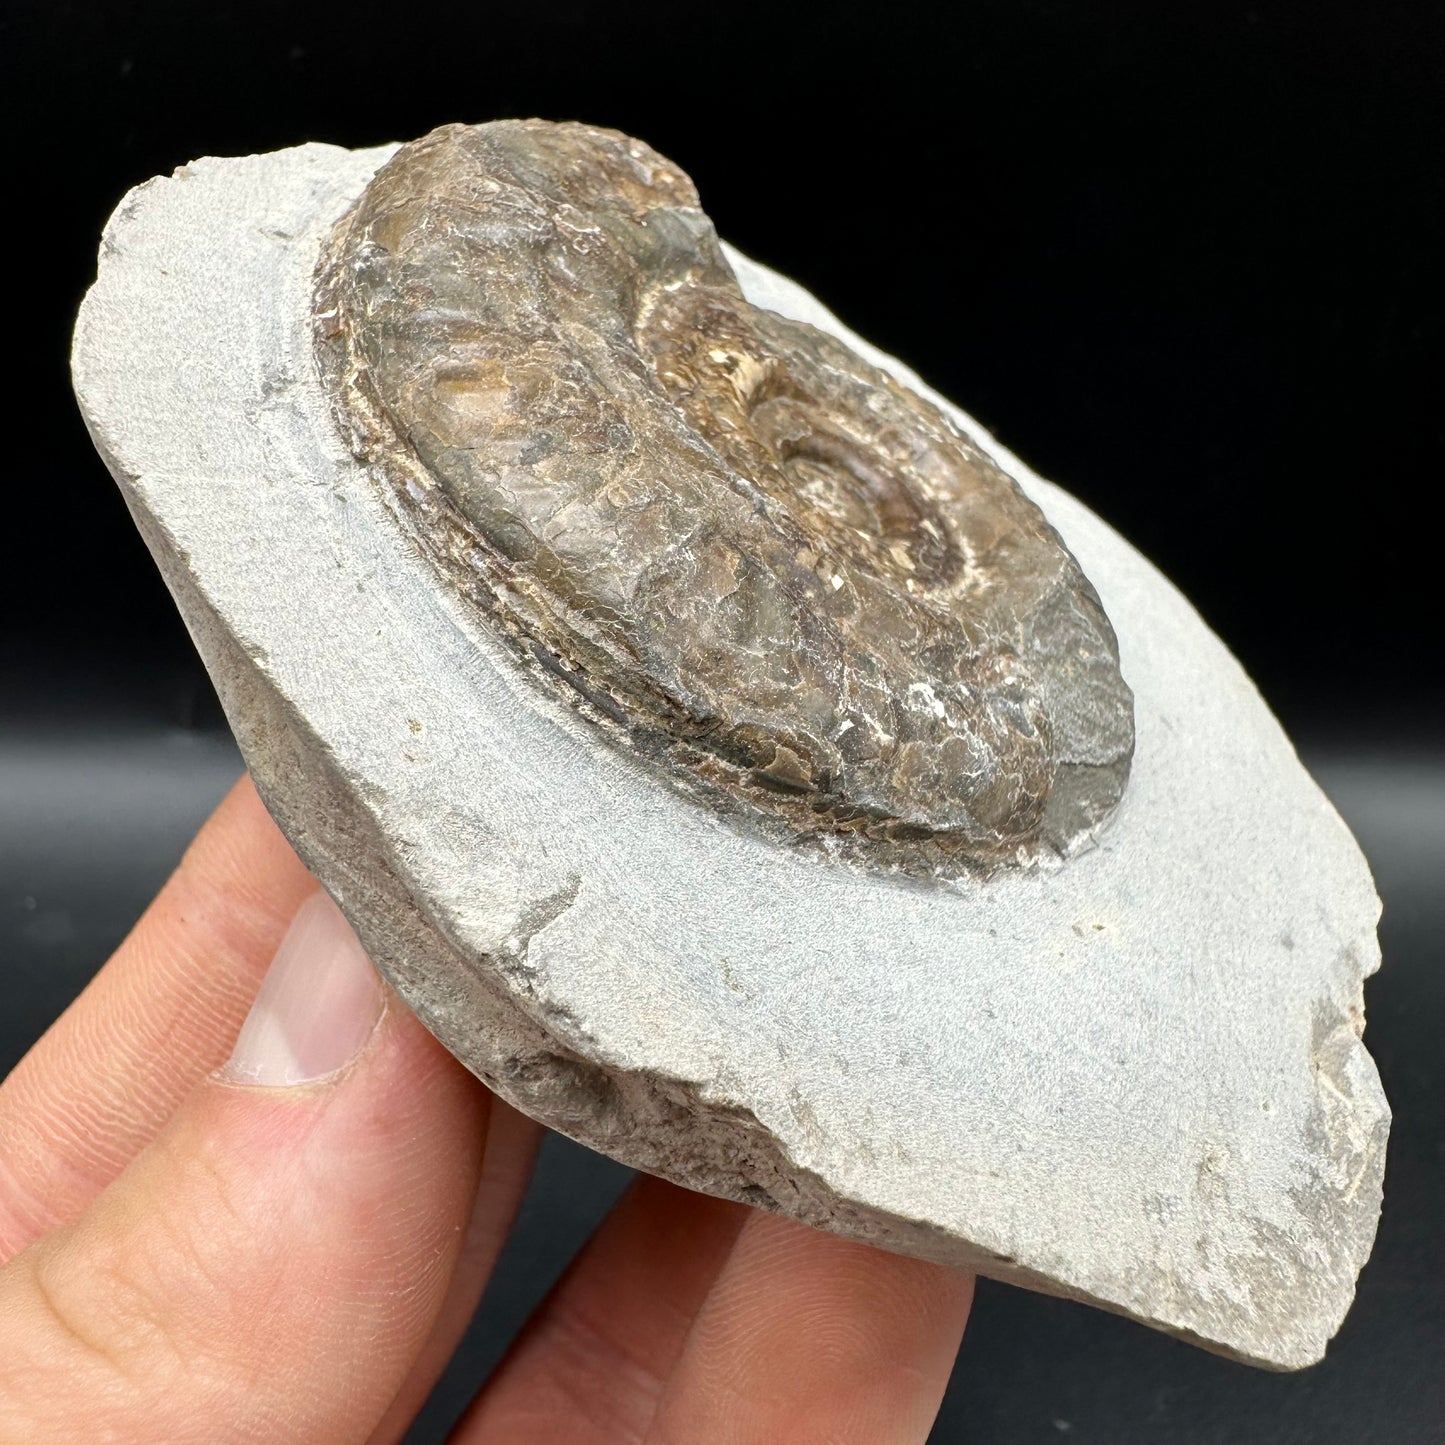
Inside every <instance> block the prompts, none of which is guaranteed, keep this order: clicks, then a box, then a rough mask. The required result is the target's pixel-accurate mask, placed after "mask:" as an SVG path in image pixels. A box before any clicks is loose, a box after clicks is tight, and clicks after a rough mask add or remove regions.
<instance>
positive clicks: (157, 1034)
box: [0, 778, 316, 1262]
mask: <svg viewBox="0 0 1445 1445" xmlns="http://www.w3.org/2000/svg"><path fill="white" fill-rule="evenodd" d="M315 887H316V884H315V881H314V880H313V879H312V878H311V877H310V875H309V874H308V873H307V872H306V870H305V869H304V868H303V867H302V865H301V863H300V861H299V860H298V859H297V857H296V855H295V854H294V853H293V852H292V851H291V849H290V847H289V846H288V845H287V844H286V841H285V839H283V838H282V836H281V834H280V832H279V831H278V830H277V828H276V825H275V824H274V823H273V822H272V821H271V819H270V818H269V817H268V816H267V814H266V810H265V808H263V807H262V805H261V801H260V799H259V798H257V796H256V793H255V789H254V788H252V786H251V782H250V780H249V779H248V778H242V779H241V780H240V782H238V783H237V784H236V785H235V787H233V788H232V789H231V791H230V793H229V794H228V795H227V797H226V798H225V800H224V801H223V802H222V803H221V805H220V807H219V808H217V810H216V812H215V813H214V814H213V815H212V817H211V819H210V821H209V822H208V823H207V824H206V825H205V827H204V828H202V830H201V832H200V834H199V835H198V837H197V838H196V840H195V842H194V843H192V845H191V847H190V848H189V850H188V851H187V852H186V855H185V857H184V858H183V859H182V861H181V864H180V866H179V867H178V868H177V870H176V872H175V874H174V875H173V876H172V878H171V879H170V881H169V882H168V883H167V884H166V886H165V888H164V889H163V890H162V891H161V893H160V895H159V897H157V899H156V900H155V902H154V903H153V904H152V905H151V906H150V908H148V909H147V910H146V913H145V915H144V916H143V917H142V918H141V920H140V922H139V923H137V925H136V927H135V928H134V930H133V931H132V932H131V934H130V936H129V937H128V938H127V939H126V940H125V942H124V943H123V944H121V946H120V948H119V949H118V950H117V951H116V953H115V955H114V957H112V959H111V960H110V962H109V963H108V964H106V966H105V967H104V968H103V969H101V971H100V972H99V973H98V974H97V975H96V977H95V978H94V979H93V980H92V981H91V983H90V985H89V986H88V987H87V988H86V990H85V992H84V993H82V994H81V995H80V997H79V998H78V999H77V1000H76V1001H75V1002H74V1003H73V1004H72V1005H71V1006H70V1007H69V1008H68V1009H67V1010H66V1011H65V1013H64V1014H63V1015H62V1016H61V1017H60V1019H59V1020H58V1021H57V1022H56V1023H55V1024H54V1025H53V1026H52V1027H51V1029H50V1030H49V1031H48V1032H47V1033H46V1035H45V1036H44V1038H42V1039H41V1040H40V1042H39V1043H38V1044H36V1046H35V1047H34V1048H33V1049H32V1050H31V1051H30V1053H29V1054H28V1055H27V1056H26V1057H25V1058H24V1059H23V1060H22V1061H21V1062H20V1064H19V1066H18V1067H17V1068H16V1069H15V1070H14V1072H13V1073H12V1074H11V1075H10V1077H9V1078H8V1079H7V1080H6V1081H5V1083H4V1085H3V1087H0V1262H3V1261H4V1260H6V1259H8V1258H9V1257H10V1256H11V1255H13V1254H15V1253H16V1252H17V1251H18V1250H20V1249H21V1248H23V1247H24V1246H25V1245H26V1244H29V1243H30V1242H31V1241H32V1240H34V1239H38V1238H39V1237H40V1236H41V1235H42V1234H44V1233H45V1232H46V1231H48V1230H49V1229H51V1228H53V1227H54V1226H55V1225H57V1224H61V1223H67V1222H69V1221H72V1220H74V1219H76V1218H77V1217H78V1216H79V1215H80V1213H81V1211H82V1210H83V1209H84V1208H85V1206H86V1205H87V1204H89V1202H90V1201H91V1200H92V1199H93V1198H94V1197H95V1195H96V1194H97V1193H99V1191H100V1190H101V1189H103V1188H104V1187H105V1186H106V1185H107V1184H108V1183H110V1181H111V1180H112V1179H114V1178H115V1177H116V1175H117V1174H119V1173H120V1171H121V1170H122V1169H123V1168H124V1167H125V1165H126V1164H127V1163H128V1162H129V1160H130V1159H132V1158H133V1157H134V1156H135V1154H136V1153H138V1152H139V1150H140V1149H141V1148H142V1147H143V1146H144V1145H145V1144H146V1143H147V1142H149V1141H150V1140H151V1139H153V1138H154V1137H155V1135H156V1134H157V1133H158V1132H159V1131H160V1129H161V1127H162V1125H163V1124H164V1123H165V1121H166V1120H167V1119H169V1118H170V1116H171V1114H172V1113H173V1112H174V1110H175V1107H176V1105H177V1103H178V1102H179V1101H180V1100H181V1099H182V1098H184V1097H185V1095H186V1094H187V1093H189V1092H190V1090H191V1089H192V1087H194V1085H195V1084H196V1082H197V1081H198V1080H199V1079H201V1078H202V1077H203V1076H204V1075H205V1074H207V1073H208V1072H209V1071H211V1070H212V1069H214V1068H216V1066H217V1065H218V1064H220V1062H221V1061H222V1060H223V1059H224V1058H225V1057H226V1053H227V1051H228V1049H229V1048H230V1046H231V1042H232V1040H233V1039H234V1038H235V1037H236V1030H237V1028H238V1027H239V1026H240V1023H241V1020H242V1019H243V1018H244V1017H245V1014H246V1009H247V1007H248V1006H249V1004H250V1002H251V1000H252V999H253V998H254V997H255V994H256V988H257V985H258V984H259V982H260V979H261V975H262V973H263V972H264V971H265V968H266V965H267V963H268V962H269V961H270V959H271V956H272V954H273V953H274V952H275V951H276V946H277V944H278V943H279V942H280V941H281V936H282V934H283V933H284V932H285V930H286V925H287V923H288V922H289V921H290V919H291V917H292V915H293V914H294V913H295V911H296V908H297V906H298V905H299V904H300V902H301V900H302V899H303V898H304V897H305V896H306V895H307V894H308V893H309V892H311V891H312V890H313V889H314V888H315Z"/></svg>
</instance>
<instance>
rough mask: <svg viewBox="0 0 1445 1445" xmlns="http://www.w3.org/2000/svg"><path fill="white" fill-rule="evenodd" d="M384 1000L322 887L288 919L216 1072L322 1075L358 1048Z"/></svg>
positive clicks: (261, 1078)
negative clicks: (228, 1054)
mask: <svg viewBox="0 0 1445 1445" xmlns="http://www.w3.org/2000/svg"><path fill="white" fill-rule="evenodd" d="M384 1004H385V999H384V995H383V994H382V990H381V981H380V979H378V978H377V976H376V970H375V968H373V967H372V963H371V960H370V959H369V958H368V957H367V956H366V953H365V951H364V950H363V949H362V947H361V943H360V941H359V940H358V939H357V937H356V935H355V934H354V933H353V932H352V931H351V925H350V924H349V923H348V922H347V921H346V919H345V918H344V917H343V916H342V913H341V910H340V909H339V908H338V907H337V906H336V905H335V904H334V903H333V902H332V901H331V899H330V898H328V897H327V896H326V894H325V893H313V894H312V895H311V897H310V898H308V899H307V900H306V902H305V903H303V904H302V905H301V907H300V909H298V910H297V913H296V917H295V918H293V919H292V920H291V927H290V928H289V929H288V930H287V932H286V937H285V938H283V939H282V940H281V947H280V948H278V949H277V950H276V957H275V958H274V959H272V961H271V967H270V968H269V969H268V970H267V972H266V977H265V980H264V981H263V982H262V984H261V992H260V993H258V994H257V995H256V1002H255V1003H253V1004H252V1005H251V1012H250V1013H249V1014H247V1015H246V1022H245V1023H244V1024H242V1025H241V1033H240V1036H239V1037H238V1038H237V1039H236V1047H235V1048H234V1049H233V1050H232V1052H231V1057H230V1060H229V1061H228V1062H227V1063H226V1064H225V1065H224V1066H223V1067H222V1069H221V1077H222V1078H223V1079H225V1080H226V1081H227V1082H229V1083H232V1084H263V1085H268V1086H270V1087H272V1088H284V1087H285V1086H287V1085H291V1084H309V1083H314V1082H315V1081H316V1080H317V1079H324V1078H326V1076H327V1075H328V1074H334V1073H336V1072H337V1071H338V1070H339V1069H344V1068H345V1067H346V1066H347V1064H349V1063H350V1062H351V1061H352V1060H353V1059H354V1058H355V1057H356V1056H357V1055H358V1054H359V1053H360V1052H361V1050H362V1047H363V1045H364V1044H365V1043H366V1041H367V1039H369V1038H370V1037H371V1034H372V1030H373V1029H375V1027H376V1023H377V1020H378V1019H379V1018H380V1017H381V1011H382V1008H383V1007H384Z"/></svg>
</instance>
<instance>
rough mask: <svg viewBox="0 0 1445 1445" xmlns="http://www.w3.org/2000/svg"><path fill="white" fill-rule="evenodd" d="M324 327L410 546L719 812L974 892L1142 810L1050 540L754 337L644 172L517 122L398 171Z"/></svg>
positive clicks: (635, 152)
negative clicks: (938, 863)
mask: <svg viewBox="0 0 1445 1445" xmlns="http://www.w3.org/2000/svg"><path fill="white" fill-rule="evenodd" d="M316 307H317V348H318V356H319V359H320V365H321V371H322V375H323V377H324V379H325V381H326V384H327V387H328V389H329V391H330V394H331V396H332V399H333V404H334V408H335V413H336V416H337V418H338V421H339V423H340V425H341V427H342V429H343V432H344V434H345V435H346V437H347V440H348V443H349V445H350V446H351V447H352V449H353V450H354V451H355V453H356V454H357V455H358V456H359V457H360V458H362V459H363V460H364V461H366V462H367V463H368V464H369V465H370V466H371V467H372V469H373V471H374V473H375V474H376V475H377V476H378V477H379V478H380V479H381V480H382V482H383V483H384V485H385V486H386V488H387V490H388V494H389V495H390V496H391V497H392V498H393V500H394V504H395V510H396V513H397V515H398V517H399V518H400V520H401V521H402V523H403V524H404V525H405V526H407V527H408V528H409V529H410V530H411V532H412V534H413V536H414V537H415V539H416V540H417V542H418V544H419V545H420V546H421V547H422V549H423V550H424V551H425V552H426V553H427V554H428V555H429V557H430V558H431V559H432V561H433V562H434V563H435V565H437V566H438V567H439V568H440V569H441V570H442V572H443V574H444V575H445V576H446V577H447V578H448V579H449V580H450V582H451V583H452V584H453V585H455V586H456V587H457V588H458V589H459V590H461V591H462V592H463V593H464V594H465V595H466V596H467V597H468V598H469V599H471V601H472V602H473V603H475V604H476V605H477V606H479V607H480V608H482V609H484V611H485V613H486V615H487V620H488V625H490V626H492V627H493V628H495V629H496V630H497V631H498V632H499V633H500V634H502V635H504V636H505V637H506V638H507V640H508V641H509V642H511V643H512V644H513V645H514V646H515V647H516V648H517V650H518V651H519V653H520V654H521V655H522V656H523V657H525V658H527V659H528V660H529V661H531V662H532V663H534V664H537V665H538V673H539V676H543V677H545V678H546V679H547V681H548V685H550V686H553V687H555V688H561V689H563V690H564V691H565V692H566V694H567V695H568V696H569V697H570V698H571V699H572V700H573V701H575V702H576V703H577V704H578V706H579V707H580V708H581V709H582V710H583V711H584V712H586V713H587V714H588V715H589V716H590V717H591V718H593V720H594V721H595V722H596V724H597V725H598V726H599V727H601V728H604V729H605V730H607V731H608V732H609V734H610V735H611V736H612V737H613V738H614V739H616V740H617V741H618V742H619V743H624V744H626V745H629V746H631V747H633V748H634V749H636V750H637V751H639V752H641V753H643V754H644V755H646V756H648V757H650V758H653V759H655V760H656V761H657V762H658V763H660V764H661V765H663V766H664V767H665V768H666V769H667V770H668V771H669V772H670V773H671V774H672V776H674V777H675V778H677V779H680V780H682V781H684V782H686V783H688V784H690V785H692V786H694V790H697V786H698V785H700V787H701V791H702V792H703V793H704V794H705V795H707V796H710V797H712V798H713V799H715V800H718V801H719V802H721V801H724V800H726V801H727V802H728V803H730V804H733V805H740V806H741V807H742V808H744V809H745V810H746V811H747V812H749V813H750V814H751V815H752V816H754V817H755V818H757V819H759V820H760V821H765V820H768V819H772V820H774V821H778V822H781V824H782V825H783V826H785V827H786V828H787V829H788V830H790V832H791V833H793V834H797V835H812V836H825V837H826V836H831V837H834V838H847V839H852V840H856V846H857V848H858V849H859V850H862V851H863V852H867V851H868V850H870V849H871V850H873V851H874V852H875V855H876V856H878V857H879V858H883V859H887V860H889V861H890V862H897V861H898V859H899V858H900V857H901V856H902V855H903V854H911V855H913V856H916V857H919V858H927V859H931V860H940V859H948V858H957V859H961V860H964V861H966V862H976V863H979V864H981V865H984V866H994V865H996V864H998V863H1000V862H1005V861H1011V860H1019V859H1024V858H1027V857H1029V856H1030V855H1031V854H1032V853H1034V852H1036V851H1037V850H1038V848H1039V847H1040V846H1050V847H1053V848H1056V849H1060V850H1067V849H1068V848H1069V847H1070V846H1071V845H1072V844H1074V843H1075V842H1076V841H1077V840H1078V839H1079V838H1080V837H1082V836H1085V835H1087V834H1088V833H1089V831H1090V830H1091V829H1092V828H1093V827H1095V826H1096V825H1097V824H1098V823H1099V822H1101V821H1102V820H1103V819H1104V818H1105V817H1106V816H1107V814H1108V813H1109V812H1110V810H1111V809H1112V808H1113V807H1114V805H1115V804H1116V803H1117V802H1118V800H1119V797H1120V794H1121V792H1122V790H1123V787H1124V783H1125V780H1126V778H1127V775H1128V769H1129V760H1130V756H1131V753H1132V749H1133V703H1132V697H1131V694H1130V692H1129V689H1128V687H1127V686H1126V684H1125V683H1124V681H1123V679H1122V678H1121V676H1120V674H1119V668H1118V654H1117V647H1116V644H1115V639H1114V633H1113V629H1112V628H1111V627H1110V625H1109V621H1108V619H1107V617H1106V616H1105V615H1104V611H1103V608H1102V606H1101V605H1100V602H1099V599H1098V596H1097V595H1096V593H1095V592H1094V589H1093V587H1092V586H1091V585H1090V584H1089V582H1088V580H1087V579H1086V578H1085V577H1084V575H1083V574H1082V572H1081V571H1080V569H1079V566H1078V564H1077V563H1076V562H1075V561H1074V559H1073V557H1072V556H1071V555H1070V554H1069V552H1068V551H1067V549H1066V548H1065V547H1064V545H1063V543H1062V541H1061V540H1060V539H1059V537H1058V535H1057V534H1056V533H1055V532H1054V531H1053V529H1052V528H1051V527H1050V526H1049V525H1048V523H1047V522H1046V521H1045V519H1044V517H1043V515H1042V513H1041V512H1040V511H1039V510H1038V508H1037V507H1036V506H1035V505H1034V504H1033V503H1032V502H1031V501H1029V500H1028V499H1027V498H1026V497H1025V496H1024V494H1023V493H1022V492H1021V491H1020V489H1019V488H1018V486H1017V485H1016V484H1015V482H1014V481H1013V480H1012V479H1011V478H1010V477H1009V476H1007V475H1006V474H1005V473H1004V472H1002V471H1000V470H999V468H998V467H997V466H996V465H994V463H993V462H991V461H990V460H989V458H988V457H987V456H986V455H984V454H983V453H982V452H981V451H980V450H979V449H978V448H977V447H976V446H974V445H973V444H972V443H971V442H970V441H969V439H968V438H967V437H966V436H965V435H964V434H963V433H962V432H961V431H960V430H959V428H958V427H957V426H955V425H954V423H953V422H952V421H950V420H949V418H948V417H946V416H945V415H944V414H943V413H942V412H941V411H940V410H939V409H938V408H936V407H935V406H933V405H931V404H930V403H928V402H926V401H924V400H923V399H921V398H920V397H918V396H917V395H915V394H914V393H912V392H911V391H909V390H907V389H906V388H904V387H902V386H900V385H899V384H898V383H897V382H895V381H893V380H892V379H891V378H890V377H888V376H886V375H885V374H884V373H883V372H881V371H879V370H878V369H877V368H875V367H873V366H871V365H870V364H869V363H867V362H865V361H864V360H862V358H860V357H859V356H857V355H856V354H855V353H854V352H852V351H851V350H850V349H849V348H847V347H846V346H844V345H842V344H841V343H840V342H838V341H836V340H833V339H832V338H830V337H828V336H825V335H824V334H822V333H821V332H819V331H817V330H815V329H814V328H812V327H810V326H807V325H804V324H801V323H799V322H796V321H789V320H785V319H783V318H782V317H780V316H777V315H775V314H774V313H772V312H769V311H763V310H760V309H758V308H756V307H754V306H752V305H750V304H749V303H748V302H747V301H746V300H745V299H744V297H743V294H742V292H741V290H740V288H739V286H738V283H737V280H736V278H735V277H734V275H733V273H732V270H731V268H730V267H729V266H728V263H727V261H726V259H725V257H724V255H723V253H722V250H721V248H720V246H719V243H718V239H717V235H716V233H715V232H714V230H713V227H712V224H711V222H710V221H709V220H708V218H707V216H706V215H705V214H704V213H703V212H702V210H701V209H700V208H699V205H698V199H697V195H696V192H695V191H694V189H693V187H692V184H691V182H690V181H689V180H688V178H687V177H686V176H685V175H684V174H683V173H682V172H681V171H680V170H679V169H678V168H677V167H676V166H674V165H672V164H671V163H670V162H668V161H666V160H664V159H663V158H662V157H661V156H659V155H658V154H657V153H656V152H654V151H652V150H650V149H649V148H648V147H647V146H645V145H643V144H642V143H641V142H639V141H636V140H632V139H630V138H628V137H627V136H623V135H620V134H618V133H616V132H613V131H606V130H598V129H594V128H592V127H588V126H582V125H572V124H564V125H558V124H551V123H547V122H542V121H499V122H494V123H492V124H488V125H482V126H476V127H465V126H447V127H444V128H442V129H440V130H437V131H434V132H433V133H432V134H430V135H428V136H425V137H423V138H422V139H421V140H419V141H415V142H413V143H412V144H410V145H407V146H404V147H402V148H401V149H400V150H399V151H398V152H397V153H396V154H395V156H394V157H393V158H392V160H391V161H390V162H389V163H388V164H387V165H385V166H384V167H383V168H382V169H381V170H380V171H379V172H378V174H377V175H376V177H375V179H374V180H373V181H372V182H371V184H370V185H369V186H368V187H367V190H366V192H365V194H364V195H363V196H362V198H361V200H360V201H359V202H358V204H357V205H356V207H355V208H354V209H353V210H352V211H351V212H350V213H349V214H348V215H347V216H346V217H345V218H344V219H343V220H342V221H341V223H340V224H339V225H338V227H337V229H336V232H335V234H334V235H333V237H332V240H331V244H330V246H329V247H328V249H327V251H326V254H325V255H324V256H323V257H322V261H321V265H320V269H319V272H318V280H317V292H316ZM904 861H907V860H906V858H905V860H904Z"/></svg>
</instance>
